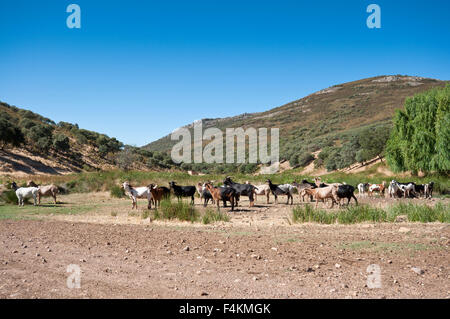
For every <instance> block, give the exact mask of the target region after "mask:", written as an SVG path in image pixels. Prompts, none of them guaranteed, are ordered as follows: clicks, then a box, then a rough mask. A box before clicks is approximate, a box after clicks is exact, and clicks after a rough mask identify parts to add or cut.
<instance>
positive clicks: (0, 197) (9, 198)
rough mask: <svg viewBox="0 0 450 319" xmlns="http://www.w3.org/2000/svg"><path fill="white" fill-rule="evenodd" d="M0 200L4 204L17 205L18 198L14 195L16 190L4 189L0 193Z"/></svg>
mask: <svg viewBox="0 0 450 319" xmlns="http://www.w3.org/2000/svg"><path fill="white" fill-rule="evenodd" d="M0 201H2V202H4V203H5V204H15V205H17V203H18V200H17V196H16V192H15V191H14V190H6V191H4V192H3V193H1V194H0Z"/></svg>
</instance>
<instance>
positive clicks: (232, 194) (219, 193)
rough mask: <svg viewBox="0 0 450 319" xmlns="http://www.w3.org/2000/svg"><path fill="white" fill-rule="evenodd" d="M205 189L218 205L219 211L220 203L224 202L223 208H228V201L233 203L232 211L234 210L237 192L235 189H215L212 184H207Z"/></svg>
mask: <svg viewBox="0 0 450 319" xmlns="http://www.w3.org/2000/svg"><path fill="white" fill-rule="evenodd" d="M205 187H206V189H207V190H208V191H209V192H210V193H211V196H212V198H213V199H214V201H215V202H216V203H217V210H219V209H220V206H219V204H220V201H223V207H227V201H229V202H230V203H231V210H232V211H233V210H234V203H235V201H236V190H235V189H234V188H231V187H214V186H212V185H211V184H210V183H205Z"/></svg>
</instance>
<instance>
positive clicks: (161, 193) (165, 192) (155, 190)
mask: <svg viewBox="0 0 450 319" xmlns="http://www.w3.org/2000/svg"><path fill="white" fill-rule="evenodd" d="M148 188H149V189H150V193H151V194H152V199H153V200H154V201H155V208H158V206H161V199H162V198H166V197H169V194H170V190H169V189H168V188H167V187H158V185H154V184H150V185H148ZM148 207H149V209H150V208H152V204H151V202H149V206H148Z"/></svg>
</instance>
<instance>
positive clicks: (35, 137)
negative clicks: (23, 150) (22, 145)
mask: <svg viewBox="0 0 450 319" xmlns="http://www.w3.org/2000/svg"><path fill="white" fill-rule="evenodd" d="M52 131H53V128H52V127H51V126H50V125H46V124H38V125H35V126H33V127H31V128H30V129H29V130H28V133H27V139H28V140H29V141H30V143H31V144H32V145H33V147H34V148H35V149H36V150H38V151H41V152H46V151H48V149H49V148H50V147H51V146H52V142H53V133H52Z"/></svg>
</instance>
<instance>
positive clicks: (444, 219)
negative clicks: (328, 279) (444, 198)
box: [292, 203, 450, 224]
mask: <svg viewBox="0 0 450 319" xmlns="http://www.w3.org/2000/svg"><path fill="white" fill-rule="evenodd" d="M448 206H449V205H444V204H442V203H437V204H436V205H435V206H434V207H432V206H427V205H417V204H413V203H408V204H404V203H400V204H396V205H392V206H390V207H388V208H387V209H381V208H375V207H371V206H370V205H358V206H348V207H346V208H345V209H343V210H339V211H329V212H328V211H325V210H320V209H314V208H313V207H312V206H311V205H309V204H306V205H305V206H297V207H295V208H294V209H293V210H292V220H293V221H294V223H308V222H315V223H320V224H334V223H340V224H356V223H362V222H378V223H381V222H391V223H392V222H395V220H396V218H397V216H400V215H406V216H407V217H408V221H410V222H421V223H431V222H441V223H450V210H449V207H448Z"/></svg>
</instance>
